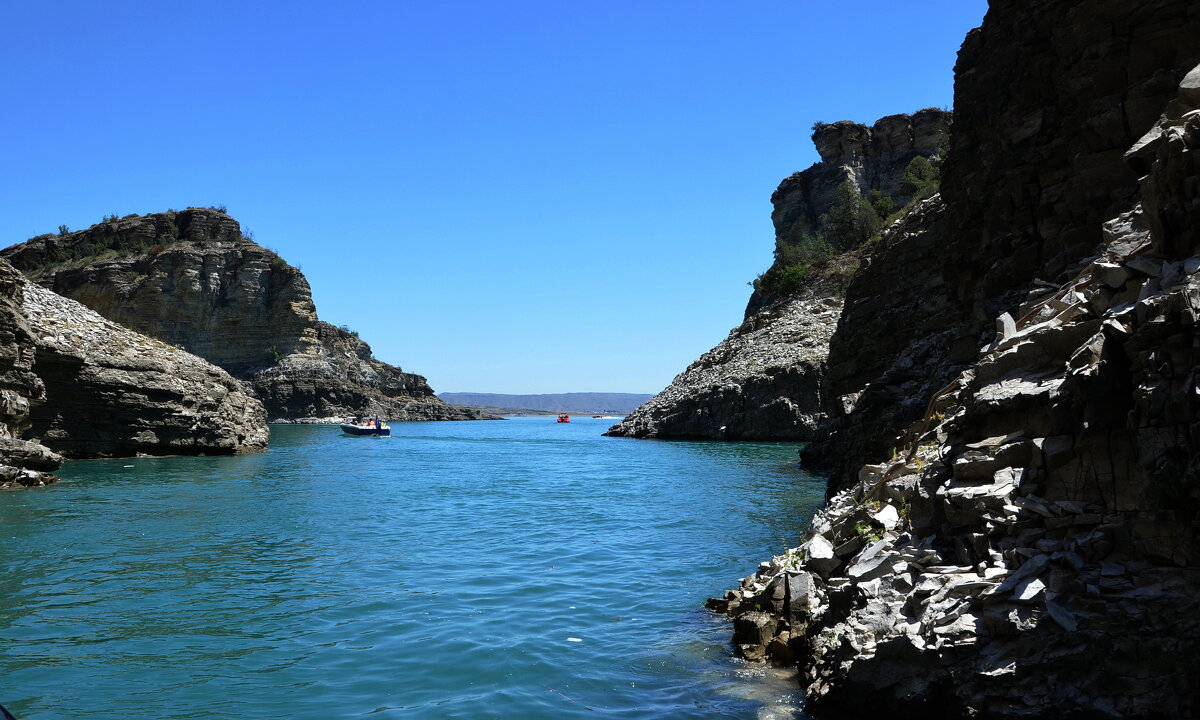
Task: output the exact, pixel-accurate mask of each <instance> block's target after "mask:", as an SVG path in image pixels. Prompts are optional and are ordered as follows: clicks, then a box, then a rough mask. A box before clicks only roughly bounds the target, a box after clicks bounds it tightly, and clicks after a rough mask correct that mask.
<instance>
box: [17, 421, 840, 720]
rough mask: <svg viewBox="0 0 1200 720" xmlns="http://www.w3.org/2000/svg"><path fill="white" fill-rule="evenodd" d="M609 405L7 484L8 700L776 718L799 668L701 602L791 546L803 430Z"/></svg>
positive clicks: (808, 509) (57, 713)
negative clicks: (741, 634)
mask: <svg viewBox="0 0 1200 720" xmlns="http://www.w3.org/2000/svg"><path fill="white" fill-rule="evenodd" d="M610 423H611V421H608V420H593V419H590V418H581V419H577V420H575V421H574V422H572V423H571V424H569V425H563V424H558V423H555V422H554V420H553V419H552V418H549V419H547V418H522V419H513V420H508V421H504V422H474V423H458V422H452V423H410V424H397V425H396V426H395V428H394V432H395V433H396V434H395V436H393V437H391V438H348V437H343V436H342V435H341V433H340V431H339V430H338V429H337V428H335V427H327V426H275V427H273V428H272V437H271V450H270V451H269V452H266V453H257V454H252V455H244V456H238V457H214V458H183V457H180V458H139V459H134V460H110V461H87V462H73V463H68V465H67V466H66V467H64V468H63V471H62V473H61V475H62V482H61V483H60V484H58V485H56V486H52V487H48V488H45V489H39V490H33V491H20V492H8V493H0V703H3V704H4V705H6V706H7V707H8V708H9V710H11V711H12V712H13V713H14V714H15V715H16V716H17V717H18V718H19V719H20V720H32V719H38V718H42V719H46V720H50V719H54V720H58V719H70V718H96V717H106V718H131V719H132V718H139V719H141V718H145V719H150V720H153V719H157V718H172V719H174V718H215V717H225V718H288V719H299V720H306V719H310V718H311V719H312V720H317V719H321V720H325V719H328V718H378V719H380V720H383V719H385V718H449V717H459V718H479V717H517V718H522V720H534V719H536V718H572V717H579V718H584V717H586V718H595V717H599V716H604V717H613V718H689V717H696V718H713V717H728V718H754V717H760V716H771V717H776V716H780V717H782V716H788V715H789V713H788V712H787V711H786V708H787V707H789V706H793V705H794V704H795V703H796V701H797V695H798V693H797V692H796V686H795V682H794V680H791V679H790V678H787V677H783V676H779V675H776V674H774V673H773V672H771V671H766V670H764V669H763V668H761V667H753V666H748V665H745V664H742V663H740V662H738V661H735V660H733V659H732V658H731V657H730V655H729V652H728V642H729V626H728V625H727V624H726V623H725V622H723V621H721V620H720V619H719V618H715V617H713V616H711V615H709V614H708V613H707V612H705V611H704V610H703V609H702V605H703V602H704V600H705V598H706V597H709V596H710V595H714V594H716V593H719V592H721V591H722V590H724V589H725V588H727V587H731V586H732V584H733V583H734V581H735V580H736V578H738V577H740V576H742V575H745V574H747V573H748V572H751V571H752V570H753V569H754V567H755V565H756V564H757V563H758V561H759V560H762V559H765V558H767V557H769V556H770V554H772V553H773V552H774V553H777V552H779V551H780V550H781V549H782V548H783V547H784V546H785V545H787V544H794V541H795V540H796V537H797V535H798V533H799V532H800V531H801V530H802V526H803V525H804V523H805V522H807V520H808V519H809V518H810V517H811V515H812V512H813V511H814V510H815V508H816V507H817V506H818V504H819V503H820V501H821V496H822V492H823V489H824V488H823V484H822V482H821V481H820V480H819V479H817V478H813V477H811V476H808V475H806V474H805V473H804V472H803V471H802V470H801V469H800V468H799V467H798V465H797V463H796V447H795V446H794V445H786V444H757V443H745V444H732V443H677V442H671V443H667V442H646V441H636V440H625V439H618V438H604V437H600V433H601V432H602V431H603V430H604V429H605V428H606V427H607V426H608V425H609V424H610Z"/></svg>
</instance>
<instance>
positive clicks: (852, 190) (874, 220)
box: [820, 180, 883, 252]
mask: <svg viewBox="0 0 1200 720" xmlns="http://www.w3.org/2000/svg"><path fill="white" fill-rule="evenodd" d="M820 223H821V231H822V233H823V234H824V236H825V238H827V239H828V241H829V244H830V245H831V246H832V247H833V249H834V250H835V251H837V252H845V251H846V250H851V249H853V248H856V247H858V246H859V245H862V244H863V243H865V242H866V241H867V240H870V239H871V238H872V237H873V236H875V235H878V234H879V231H880V230H881V229H882V227H883V223H882V221H881V219H880V217H879V215H878V213H876V212H875V208H873V207H871V203H870V202H869V201H868V200H867V199H866V198H864V197H863V196H862V195H860V194H859V193H858V186H857V185H855V184H854V182H853V181H850V180H847V181H846V182H844V183H842V184H841V185H839V186H838V189H837V199H835V200H834V203H833V207H831V208H830V209H829V212H827V213H825V214H824V215H822V216H821V218H820Z"/></svg>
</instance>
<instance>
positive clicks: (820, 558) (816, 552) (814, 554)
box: [803, 535, 842, 577]
mask: <svg viewBox="0 0 1200 720" xmlns="http://www.w3.org/2000/svg"><path fill="white" fill-rule="evenodd" d="M803 549H804V552H805V555H806V557H807V559H806V560H805V561H804V564H805V566H807V567H810V568H812V569H813V570H815V571H816V572H817V574H819V575H821V576H822V577H827V576H828V575H829V573H831V572H833V571H834V570H836V569H837V568H838V566H840V565H841V564H842V561H841V560H840V559H839V558H838V557H837V553H835V552H834V551H833V545H831V544H830V543H829V541H828V540H826V539H825V537H824V536H823V535H814V536H813V537H812V539H811V540H809V541H808V542H807V543H805V544H804V545H803Z"/></svg>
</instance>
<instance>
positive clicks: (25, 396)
mask: <svg viewBox="0 0 1200 720" xmlns="http://www.w3.org/2000/svg"><path fill="white" fill-rule="evenodd" d="M25 285H26V280H25V278H24V277H22V276H21V274H20V273H19V272H17V271H16V270H15V269H14V268H13V267H12V266H11V265H9V264H8V263H6V262H4V261H2V260H0V488H7V487H14V486H15V487H20V486H26V487H30V486H40V485H45V484H47V483H51V482H54V481H55V480H56V478H55V476H54V475H53V474H52V473H53V471H54V470H57V469H58V468H59V466H61V465H62V462H63V459H62V457H61V456H59V455H58V454H56V453H54V452H52V451H51V450H50V449H49V448H47V447H45V446H44V445H42V444H41V443H38V442H36V441H31V440H29V439H27V436H28V433H29V430H30V426H31V424H32V423H31V421H30V418H29V414H30V410H31V409H32V408H33V407H35V406H36V405H38V404H39V403H42V402H44V401H45V399H46V387H45V385H44V384H43V383H42V381H41V379H40V378H38V376H37V375H36V374H34V372H33V363H34V360H35V358H36V353H37V351H36V348H35V344H34V336H33V330H32V328H30V326H29V322H28V321H27V320H26V318H25V313H24V309H23V307H22V305H23V301H24V293H23V289H24V287H25Z"/></svg>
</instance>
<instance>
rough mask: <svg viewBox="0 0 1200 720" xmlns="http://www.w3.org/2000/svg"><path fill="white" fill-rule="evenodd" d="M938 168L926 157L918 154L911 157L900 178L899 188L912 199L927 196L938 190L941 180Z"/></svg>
mask: <svg viewBox="0 0 1200 720" xmlns="http://www.w3.org/2000/svg"><path fill="white" fill-rule="evenodd" d="M940 175H941V174H940V173H939V172H938V169H937V168H936V167H934V166H933V163H931V162H929V159H928V158H925V157H922V156H920V155H918V156H917V157H915V158H913V159H912V162H910V163H909V164H908V167H907V168H905V170H904V176H903V177H902V178H901V179H900V189H901V190H903V191H904V193H905V194H906V195H911V196H912V198H913V199H914V200H918V199H922V198H927V197H929V196H930V195H933V194H934V193H935V192H937V191H938V186H939V183H940V181H941V177H940Z"/></svg>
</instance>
